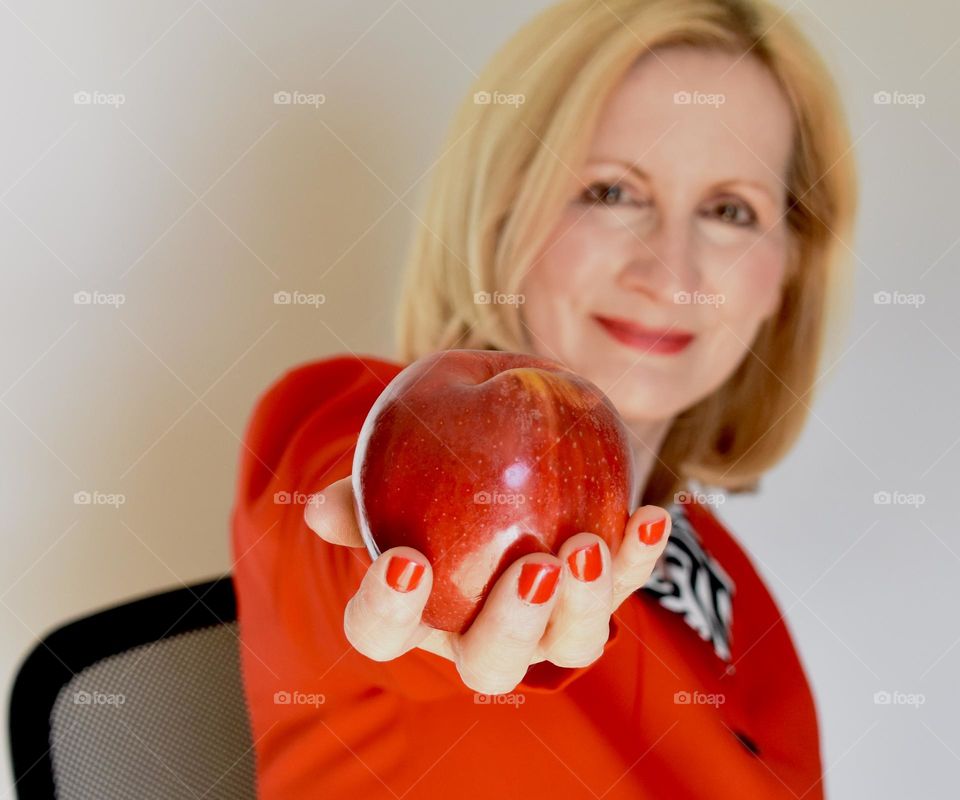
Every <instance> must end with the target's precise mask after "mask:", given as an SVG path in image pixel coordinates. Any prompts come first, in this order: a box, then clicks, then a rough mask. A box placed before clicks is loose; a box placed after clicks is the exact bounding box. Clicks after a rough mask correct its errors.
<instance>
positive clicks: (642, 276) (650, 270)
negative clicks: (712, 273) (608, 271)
mask: <svg viewBox="0 0 960 800" xmlns="http://www.w3.org/2000/svg"><path fill="white" fill-rule="evenodd" d="M657 217H658V218H657V219H656V220H655V221H654V222H653V223H652V224H651V226H650V227H649V228H648V229H647V230H646V231H644V232H643V233H642V234H641V233H640V232H638V231H631V232H630V233H631V234H632V235H630V234H628V238H629V241H630V245H629V248H630V249H629V255H628V259H627V262H626V263H625V264H624V265H623V268H622V269H621V270H620V273H619V275H618V282H619V284H620V286H621V287H623V288H624V289H626V290H628V291H631V292H640V293H642V294H646V295H649V296H650V297H652V298H653V299H655V300H659V301H661V302H665V303H670V302H674V294H675V293H677V292H693V291H695V290H696V289H697V287H698V286H699V283H700V269H699V266H698V263H697V246H696V241H695V226H694V225H693V224H692V223H691V222H690V220H689V219H685V218H683V217H667V216H666V215H657Z"/></svg>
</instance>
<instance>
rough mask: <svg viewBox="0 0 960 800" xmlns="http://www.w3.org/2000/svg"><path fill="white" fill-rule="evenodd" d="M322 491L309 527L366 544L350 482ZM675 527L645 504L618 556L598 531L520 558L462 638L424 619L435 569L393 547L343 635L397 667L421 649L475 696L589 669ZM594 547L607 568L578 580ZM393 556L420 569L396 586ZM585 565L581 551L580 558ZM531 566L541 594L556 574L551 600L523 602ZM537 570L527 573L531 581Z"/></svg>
mask: <svg viewBox="0 0 960 800" xmlns="http://www.w3.org/2000/svg"><path fill="white" fill-rule="evenodd" d="M319 494H320V495H322V496H323V498H322V502H310V503H307V505H306V509H305V511H304V518H305V520H306V523H307V525H308V526H309V527H310V528H311V529H312V530H313V531H314V532H316V533H317V534H318V535H319V536H321V537H322V538H324V539H325V540H327V541H328V542H330V543H331V544H337V545H343V546H345V547H364V544H363V539H362V537H361V535H360V529H359V527H358V526H357V520H356V516H355V513H354V505H353V489H352V486H351V479H350V478H349V477H347V478H344V479H343V480H340V481H336V482H335V483H332V484H330V486H328V487H327V488H326V489H325V490H324V491H323V492H320V493H319ZM670 525H671V521H670V515H669V514H667V512H666V511H664V510H663V509H662V508H659V507H657V506H643V507H641V508H639V509H637V510H636V511H635V512H634V513H633V515H632V516H631V517H630V519H629V520H628V522H627V526H626V530H625V532H624V538H623V542H622V544H621V545H620V548H619V550H618V551H617V553H616V555H615V556H614V557H613V558H611V554H610V551H609V549H608V548H607V545H606V543H605V542H604V541H603V539H601V538H600V537H599V536H596V535H595V534H592V533H578V534H576V535H574V536H571V537H570V538H569V539H567V540H566V541H565V542H564V543H563V545H562V546H561V548H560V552H559V553H558V554H557V555H556V556H553V555H550V554H547V553H532V554H530V555H526V556H523V557H521V558H518V559H517V560H516V561H514V562H513V563H512V564H511V565H510V566H509V567H508V568H507V570H506V571H505V572H504V573H503V574H502V575H501V576H500V578H499V579H498V580H497V582H496V583H495V584H494V586H493V588H492V590H491V592H490V594H489V595H488V597H487V599H486V602H485V603H484V604H483V607H482V609H481V610H480V613H479V614H478V615H477V617H476V619H474V621H473V623H472V624H471V625H470V627H469V629H468V630H467V631H466V632H465V633H463V634H456V633H450V632H448V631H441V630H436V629H434V628H431V627H429V626H427V625H425V624H424V623H423V622H421V619H420V617H421V614H422V613H423V607H424V606H425V605H426V602H427V598H428V597H429V596H430V587H431V586H432V584H433V572H432V570H431V567H430V562H429V561H428V560H427V558H426V556H424V555H423V553H421V552H420V551H418V550H415V549H413V548H411V547H394V548H391V549H390V550H386V551H385V552H383V553H382V554H381V555H380V556H379V557H378V558H377V559H376V560H375V561H374V562H373V563H372V564H371V565H370V567H369V568H368V569H367V572H366V574H365V575H364V577H363V580H362V582H361V584H360V588H359V589H358V590H357V593H356V594H355V595H354V596H353V597H352V598H350V600H349V602H348V603H347V606H346V609H345V610H344V615H343V630H344V633H345V634H346V636H347V640H348V641H349V642H350V644H352V645H353V647H354V648H356V649H357V650H358V651H360V652H361V653H363V654H364V655H365V656H367V657H368V658H371V659H373V660H374V661H390V660H391V659H394V658H397V657H398V656H401V655H403V654H404V653H406V652H407V651H409V650H411V649H413V648H415V647H419V648H420V649H422V650H428V651H429V652H431V653H435V654H436V655H438V656H442V657H443V658H446V659H448V660H450V661H452V662H453V663H454V664H456V666H457V671H458V672H459V674H460V677H461V679H462V680H463V682H464V683H465V684H466V685H467V686H468V687H470V688H471V689H473V690H474V691H475V692H482V693H484V694H501V693H503V692H509V691H511V690H512V689H514V688H515V687H516V686H517V684H518V683H520V681H521V680H523V677H524V675H525V674H526V672H527V668H528V667H529V666H530V665H531V664H536V663H538V662H540V661H550V662H552V663H553V664H556V665H557V666H560V667H584V666H587V665H589V664H591V663H593V662H594V661H595V660H596V659H597V658H599V657H600V655H601V654H602V652H603V647H604V645H605V644H606V642H607V638H608V636H609V625H610V615H611V614H613V613H614V612H615V611H616V610H617V609H618V608H619V607H620V604H621V603H622V602H623V601H624V600H625V599H626V598H627V597H629V596H630V595H631V594H632V593H633V592H635V591H636V590H637V589H639V588H640V587H642V586H643V585H644V584H645V583H646V582H647V580H648V579H649V578H650V573H651V572H652V571H653V566H654V564H655V563H656V561H657V559H658V558H659V557H660V554H661V553H662V552H663V549H664V547H666V543H667V539H668V537H669V535H670ZM660 528H662V535H661V536H660V537H659V539H658V540H657V541H656V542H655V543H653V544H647V543H645V542H644V541H641V538H640V534H641V532H645V533H649V532H651V531H656V530H657V529H660ZM647 538H649V537H647ZM591 546H596V550H595V551H594V562H595V560H596V556H597V555H599V558H600V561H601V567H602V568H601V570H600V572H599V575H596V577H594V578H593V580H590V581H587V580H581V579H579V578H578V577H576V574H575V572H574V571H573V570H572V567H573V564H572V563H571V560H568V557H569V556H570V555H571V554H572V553H574V552H575V551H581V550H582V549H583V548H589V547H591ZM394 557H398V558H401V559H404V558H405V559H410V560H411V561H413V562H414V564H413V565H408V566H407V569H406V571H405V572H404V573H403V574H402V576H401V582H400V585H399V589H395V588H392V587H391V586H390V584H389V583H388V582H387V574H388V567H389V565H390V560H391V559H392V558H394ZM585 560H588V559H585V554H584V553H580V554H579V555H578V556H575V557H574V559H573V561H575V562H579V563H583V562H584V561H585ZM401 563H402V562H398V564H401ZM528 564H532V565H536V566H542V567H543V568H544V569H546V570H548V574H547V575H546V576H544V577H543V578H542V580H541V581H540V582H539V585H540V586H541V587H544V588H547V586H545V585H548V584H549V583H550V580H551V576H552V575H556V583H555V588H554V590H553V592H552V594H551V595H550V596H549V597H548V598H546V599H543V598H542V597H536V598H533V599H535V600H539V601H541V602H527V601H526V600H524V599H521V597H520V596H519V593H518V587H519V584H520V580H521V572H522V571H523V569H524V566H525V565H528ZM535 568H536V567H530V568H529V569H528V574H529V573H530V572H531V571H534V570H535ZM415 571H419V572H420V579H419V583H418V584H417V585H416V587H415V588H413V589H411V590H409V591H403V589H405V588H408V586H409V583H408V582H407V581H406V580H405V579H406V577H408V576H410V575H411V574H412V573H413V572H415ZM594 571H595V570H594ZM585 577H593V576H591V575H586V576H585ZM544 593H546V592H544ZM528 596H529V595H528Z"/></svg>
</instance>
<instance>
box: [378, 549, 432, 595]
mask: <svg viewBox="0 0 960 800" xmlns="http://www.w3.org/2000/svg"><path fill="white" fill-rule="evenodd" d="M423 570H424V566H423V564H421V563H419V562H418V561H414V560H413V559H412V558H404V557H403V556H392V557H391V558H390V563H389V564H387V583H388V584H390V588H391V589H394V590H396V591H398V592H412V591H413V590H414V589H416V588H417V586H419V585H420V579H421V578H422V577H423Z"/></svg>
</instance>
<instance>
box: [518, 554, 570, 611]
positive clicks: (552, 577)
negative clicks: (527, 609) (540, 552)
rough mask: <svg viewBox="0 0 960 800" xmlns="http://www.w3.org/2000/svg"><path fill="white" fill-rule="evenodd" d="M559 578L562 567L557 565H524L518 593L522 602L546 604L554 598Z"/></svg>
mask: <svg viewBox="0 0 960 800" xmlns="http://www.w3.org/2000/svg"><path fill="white" fill-rule="evenodd" d="M559 577H560V567H559V565H557V564H535V563H527V564H524V565H523V569H521V570H520V582H519V584H518V586H517V593H518V594H519V595H520V599H521V600H526V601H527V602H528V603H534V604H535V605H540V604H541V603H546V602H547V600H549V599H550V598H551V597H552V596H553V591H554V589H556V588H557V579H558V578H559Z"/></svg>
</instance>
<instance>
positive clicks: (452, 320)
mask: <svg viewBox="0 0 960 800" xmlns="http://www.w3.org/2000/svg"><path fill="white" fill-rule="evenodd" d="M849 147H850V142H849V136H848V132H847V130H846V127H845V124H844V122H843V115H842V110H841V108H840V106H839V103H838V100H837V96H836V92H835V89H834V87H833V84H832V82H831V80H830V77H829V74H828V72H827V70H826V69H825V67H824V66H823V64H822V63H821V61H820V60H819V58H818V57H817V55H816V54H815V53H814V51H813V50H812V49H811V48H810V46H809V45H808V44H807V43H806V41H805V40H804V39H803V37H802V36H801V35H800V34H799V33H798V31H797V29H796V28H795V27H794V26H793V25H792V24H791V22H790V21H789V20H788V19H786V18H784V17H783V16H782V14H781V12H780V11H779V10H778V9H776V8H774V7H772V6H769V5H766V4H765V3H763V2H728V1H725V0H605V2H591V1H590V0H569V1H568V2H564V3H561V4H559V5H557V6H555V7H553V8H550V9H548V10H547V11H546V12H544V13H543V14H541V15H540V16H539V17H537V18H536V19H534V20H533V21H532V22H531V23H529V24H528V25H527V26H526V27H525V28H523V29H522V30H521V31H520V32H519V33H518V34H517V35H516V36H515V37H514V38H513V39H512V40H511V41H510V42H509V43H508V44H507V45H506V47H505V48H504V49H503V50H502V51H501V52H500V53H499V54H498V55H497V56H496V57H495V58H494V60H493V61H492V63H491V64H490V65H489V66H488V67H487V69H486V70H485V72H484V73H483V74H482V75H481V76H480V77H479V79H478V80H477V82H476V85H475V86H474V87H472V88H471V91H470V93H469V96H468V97H467V99H466V101H465V102H464V104H463V105H462V107H461V108H460V110H459V112H458V114H457V117H456V119H455V122H454V125H453V128H452V130H451V131H450V133H449V142H448V144H447V145H446V146H445V147H444V149H443V152H444V156H443V158H442V160H441V161H440V163H439V165H438V166H437V169H436V174H435V177H434V184H433V187H432V192H431V194H430V197H429V203H428V207H427V210H426V214H425V216H424V223H425V224H424V225H423V227H422V229H421V230H420V231H418V233H417V237H416V239H415V242H414V246H413V248H412V252H411V255H410V261H409V266H408V270H407V273H406V275H407V280H406V286H405V291H404V295H403V298H402V302H401V315H400V326H399V334H400V336H399V339H400V363H393V362H388V361H385V360H381V359H376V358H370V357H365V358H361V357H359V356H343V357H338V358H331V359H325V360H321V361H317V362H312V363H309V364H306V365H303V366H301V367H298V368H297V369H294V370H291V371H289V372H287V373H286V374H285V375H284V376H283V377H282V378H281V379H280V380H279V381H278V382H277V383H276V384H274V386H272V387H271V388H270V390H269V391H267V392H266V393H265V394H264V395H263V397H262V398H261V399H260V401H259V403H258V405H257V408H256V409H255V411H254V414H253V418H252V420H251V422H250V423H249V426H248V430H247V438H246V442H245V450H244V453H243V459H242V464H241V469H240V475H239V480H238V494H237V502H236V505H235V508H234V516H233V525H234V527H233V548H234V555H235V582H236V587H237V593H238V597H239V619H240V630H241V640H242V643H243V645H244V647H243V648H242V661H243V670H244V681H245V685H246V691H247V697H248V701H249V706H250V712H251V719H252V725H253V733H254V739H255V745H256V754H257V763H258V766H257V771H258V784H259V791H260V796H261V797H266V798H280V797H312V796H325V797H326V796H329V797H347V796H350V797H364V798H375V797H391V796H392V797H408V796H409V797H411V798H416V797H437V796H449V795H453V796H458V797H491V796H509V797H551V798H553V797H590V796H596V797H599V796H610V797H611V798H613V797H625V798H626V797H630V798H662V797H673V798H694V797H696V798H703V797H737V798H743V797H772V798H779V797H783V798H787V797H797V796H802V797H809V798H815V797H822V796H823V790H822V783H821V778H822V767H821V761H820V752H819V749H820V746H819V739H818V733H817V720H816V712H815V708H814V704H813V700H812V697H811V692H810V688H809V685H808V682H807V679H806V676H805V674H804V671H803V668H802V665H801V662H800V660H799V658H798V656H797V654H796V652H795V649H794V647H793V644H792V641H791V638H790V635H789V632H788V630H787V628H786V626H785V624H784V622H783V618H782V614H781V612H780V611H779V610H778V608H777V607H776V605H775V603H774V602H773V600H772V598H771V597H770V594H769V593H768V591H767V590H766V589H765V587H764V585H763V582H762V580H761V578H760V577H759V575H758V574H757V573H756V571H755V569H754V568H753V566H752V565H751V563H750V561H749V559H748V558H747V556H746V555H745V554H744V552H743V551H742V550H741V549H740V548H739V547H738V545H737V544H736V542H735V540H734V539H733V538H732V537H731V535H730V534H729V533H728V532H727V531H726V530H725V528H724V527H723V526H722V525H721V524H720V523H719V522H718V521H717V519H716V518H715V516H714V515H713V513H712V512H711V510H710V509H709V507H708V504H707V503H706V502H704V498H703V497H702V496H700V495H699V494H697V493H693V494H691V491H692V490H694V489H695V486H696V485H698V484H702V485H710V486H716V487H722V488H724V489H726V490H729V491H743V490H749V489H754V488H755V487H756V485H757V482H758V480H759V478H760V476H761V475H762V474H763V473H764V472H765V471H766V470H768V469H770V468H771V467H772V466H773V465H774V464H776V463H777V461H778V460H779V459H780V458H782V456H783V455H784V454H785V453H786V452H787V451H788V450H789V448H790V446H791V445H792V443H793V442H794V441H795V439H796V437H797V434H798V433H799V431H800V429H801V427H802V424H803V422H804V419H805V417H806V413H807V404H806V402H805V400H804V398H805V396H806V395H807V394H808V393H809V392H810V390H811V389H812V388H813V384H814V381H815V376H816V374H817V362H818V360H819V356H820V351H821V345H822V341H823V338H824V333H825V331H826V312H827V304H828V302H829V301H830V300H832V299H833V298H834V296H835V293H836V291H837V290H838V288H839V286H840V283H839V282H838V281H837V278H838V273H837V269H838V268H839V267H840V264H839V259H838V258H837V255H838V254H837V246H838V244H839V242H840V240H841V239H842V237H843V236H844V234H845V233H846V232H847V231H848V230H849V228H850V226H851V224H852V218H853V214H854V206H855V183H854V173H853V168H852V166H851V164H850V159H849V155H848V150H849ZM491 301H492V302H491ZM447 348H492V349H503V350H513V351H525V352H530V353H535V354H537V355H541V356H545V357H548V358H552V359H554V360H557V361H560V362H562V363H564V364H565V365H566V366H568V367H570V368H572V369H573V370H575V371H576V372H578V373H580V374H582V375H583V376H585V377H587V378H589V379H590V380H592V381H593V382H594V383H596V384H597V385H598V386H599V387H600V388H601V389H603V391H604V392H605V393H606V394H607V395H608V396H609V397H610V399H611V400H612V401H613V403H614V404H615V406H616V407H617V408H618V410H619V411H620V413H621V415H622V416H623V418H624V419H625V421H626V422H627V424H628V426H629V428H630V431H631V434H632V439H633V444H634V448H635V451H636V456H637V458H636V461H637V464H638V467H639V469H638V475H639V481H640V487H639V488H640V489H642V492H641V496H642V503H643V505H642V506H641V507H640V508H638V509H636V510H635V512H634V513H633V514H632V516H631V517H630V520H629V522H628V524H627V527H626V530H625V533H624V540H623V544H622V545H621V546H620V547H619V549H618V550H617V552H616V553H611V552H610V551H609V550H608V549H607V547H606V545H605V544H604V543H603V542H602V540H600V539H599V538H598V537H596V536H595V535H594V534H592V533H590V532H588V531H585V532H583V533H580V534H578V535H577V536H574V537H572V538H571V539H570V540H568V541H567V542H565V543H564V545H563V547H562V548H561V550H560V551H559V552H558V553H557V554H556V555H550V554H533V555H530V556H526V557H524V558H521V559H518V560H517V561H516V562H514V563H513V564H512V565H511V566H510V568H509V569H508V570H507V571H506V572H505V573H504V574H503V576H502V577H501V578H500V579H499V580H498V582H497V583H496V585H495V587H494V589H493V591H492V593H491V594H490V596H489V597H488V599H487V601H486V603H485V605H484V607H483V610H482V611H481V613H480V615H479V616H478V617H477V619H476V621H475V622H474V623H473V625H472V626H471V627H470V628H469V630H467V631H466V632H465V633H464V634H463V635H462V636H458V635H454V634H448V633H445V632H441V631H434V630H431V629H429V628H427V627H426V626H425V625H423V624H422V623H421V622H420V612H421V610H422V608H423V605H424V604H425V602H426V599H427V596H428V595H429V591H430V585H431V581H432V573H431V567H430V564H429V562H428V561H427V559H426V558H425V557H424V556H423V554H421V553H418V552H417V551H416V550H413V549H411V548H407V547H400V548H393V549H392V550H388V551H386V552H385V553H383V554H382V555H381V556H380V557H379V558H377V559H376V561H374V562H373V563H371V561H370V558H369V557H368V556H367V554H366V551H365V550H363V549H362V542H361V539H360V535H359V532H358V530H357V525H356V520H355V519H354V516H353V507H352V496H351V489H350V475H349V474H350V468H351V460H352V456H353V452H354V448H355V444H356V438H357V434H358V432H359V430H360V426H361V425H362V422H363V420H364V418H365V415H366V413H367V411H368V410H369V409H370V407H371V405H372V404H373V402H374V400H375V399H376V397H377V396H378V395H379V393H380V392H381V391H382V389H383V387H384V386H385V385H386V383H387V382H389V380H390V379H391V378H392V377H393V376H394V375H396V374H397V372H398V371H399V370H400V369H401V368H402V366H403V364H405V363H407V362H409V361H410V360H412V359H414V358H417V357H419V356H422V355H425V354H427V353H429V352H431V351H435V350H438V349H447ZM308 496H312V497H313V499H312V500H311V501H310V502H308V503H306V507H304V504H303V500H304V498H306V497H308ZM311 530H312V531H313V532H311ZM314 534H317V535H314ZM597 598H600V601H599V602H598V601H597Z"/></svg>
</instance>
